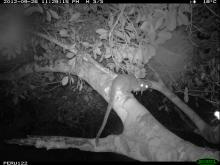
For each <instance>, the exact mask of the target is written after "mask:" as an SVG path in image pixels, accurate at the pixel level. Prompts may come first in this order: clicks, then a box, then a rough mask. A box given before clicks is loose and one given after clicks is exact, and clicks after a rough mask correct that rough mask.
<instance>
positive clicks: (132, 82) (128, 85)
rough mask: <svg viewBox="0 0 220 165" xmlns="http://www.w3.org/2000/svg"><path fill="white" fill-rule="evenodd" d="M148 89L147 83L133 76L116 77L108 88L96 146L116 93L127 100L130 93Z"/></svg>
mask: <svg viewBox="0 0 220 165" xmlns="http://www.w3.org/2000/svg"><path fill="white" fill-rule="evenodd" d="M148 87H149V84H148V83H147V82H145V81H141V80H139V79H136V77H135V76H134V75H129V74H121V75H118V76H117V77H116V78H115V79H114V80H113V82H112V84H111V88H110V94H109V103H108V107H107V110H106V113H105V116H104V119H103V122H102V125H101V127H100V129H99V131H98V133H97V135H96V139H95V143H96V145H98V143H99V137H100V136H101V134H102V131H103V129H104V128H105V125H106V123H107V120H108V117H109V114H110V112H111V109H112V103H113V101H114V98H115V94H116V92H117V91H121V92H122V93H123V94H124V95H125V96H126V97H127V98H129V97H130V96H131V91H134V92H136V91H144V90H146V89H147V88H148Z"/></svg>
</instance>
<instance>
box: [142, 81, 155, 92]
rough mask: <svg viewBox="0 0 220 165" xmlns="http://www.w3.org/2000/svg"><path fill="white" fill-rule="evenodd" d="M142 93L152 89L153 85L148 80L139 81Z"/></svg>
mask: <svg viewBox="0 0 220 165" xmlns="http://www.w3.org/2000/svg"><path fill="white" fill-rule="evenodd" d="M139 86H140V91H141V92H143V91H145V90H147V89H149V88H151V86H152V84H151V82H150V81H147V80H139Z"/></svg>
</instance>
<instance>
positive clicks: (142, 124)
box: [7, 55, 220, 161]
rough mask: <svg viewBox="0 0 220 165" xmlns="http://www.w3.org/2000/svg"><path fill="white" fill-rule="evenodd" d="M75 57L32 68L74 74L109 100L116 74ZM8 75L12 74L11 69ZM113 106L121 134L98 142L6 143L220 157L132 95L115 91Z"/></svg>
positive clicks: (146, 157) (140, 155)
mask: <svg viewBox="0 0 220 165" xmlns="http://www.w3.org/2000/svg"><path fill="white" fill-rule="evenodd" d="M76 61H77V60H76ZM76 61H75V63H74V67H71V65H69V64H68V61H66V62H64V61H63V62H62V63H61V64H59V65H58V64H56V65H54V66H53V67H52V66H50V67H47V68H44V69H43V68H35V69H34V71H46V70H47V71H58V72H69V73H72V74H76V75H77V76H79V77H80V78H82V79H84V80H85V81H87V82H88V83H89V84H90V85H91V86H92V87H93V88H94V89H95V90H96V91H97V92H98V93H99V94H100V95H101V96H102V97H103V98H104V99H105V100H106V101H109V97H108V93H109V88H110V85H111V82H112V80H113V79H114V77H115V76H116V75H115V74H113V73H112V72H110V71H109V70H107V69H105V68H104V67H102V66H101V65H100V64H98V63H97V62H96V61H94V60H93V59H92V58H90V56H86V55H85V56H84V57H83V58H82V60H81V61H80V62H76ZM55 68H56V69H55ZM10 77H13V75H12V73H11V74H10ZM113 108H114V110H115V111H116V113H117V114H118V116H119V117H120V118H121V120H122V122H123V124H124V131H123V133H122V134H121V135H117V136H116V135H110V136H108V137H106V138H101V139H100V141H99V146H96V145H95V139H85V138H73V137H54V136H50V137H47V136H28V137H27V138H25V139H11V140H8V141H7V143H13V144H20V145H34V146H36V147H38V148H41V147H42V148H47V149H52V148H62V149H63V148H79V149H80V150H85V151H94V152H104V151H105V152H116V153H119V154H123V155H126V156H128V157H131V158H133V159H136V160H141V161H195V160H197V159H200V158H205V157H206V158H207V157H209V158H210V157H211V158H215V159H217V160H220V158H219V152H217V151H209V150H206V149H204V148H201V147H198V146H195V145H193V144H191V143H189V142H187V141H184V140H182V139H181V138H179V137H178V136H176V135H175V134H173V133H172V132H170V131H169V130H167V129H166V128H165V127H163V126H162V125H161V124H160V123H159V122H158V121H157V120H156V119H155V118H154V117H153V116H152V115H151V114H150V113H149V112H148V111H147V109H146V108H145V107H144V106H142V105H141V104H140V103H139V102H138V101H137V100H136V99H135V98H134V97H129V98H128V99H127V98H126V96H123V93H120V92H117V94H116V99H115V101H114V102H113Z"/></svg>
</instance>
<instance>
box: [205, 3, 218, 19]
mask: <svg viewBox="0 0 220 165" xmlns="http://www.w3.org/2000/svg"><path fill="white" fill-rule="evenodd" d="M204 5H205V7H207V9H209V11H210V12H211V13H212V14H214V15H215V16H216V17H218V18H220V16H219V15H218V14H216V13H215V12H214V11H213V10H212V9H210V8H209V7H208V6H207V5H206V4H205V3H204Z"/></svg>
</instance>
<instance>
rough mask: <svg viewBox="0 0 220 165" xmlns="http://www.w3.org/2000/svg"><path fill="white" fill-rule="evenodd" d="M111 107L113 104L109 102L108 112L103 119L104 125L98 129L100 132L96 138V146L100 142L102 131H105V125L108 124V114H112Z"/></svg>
mask: <svg viewBox="0 0 220 165" xmlns="http://www.w3.org/2000/svg"><path fill="white" fill-rule="evenodd" d="M111 109H112V105H111V104H110V103H109V104H108V107H107V111H106V113H105V117H104V119H103V121H102V125H101V127H100V128H99V131H98V133H97V135H96V138H95V143H96V146H97V145H98V143H99V137H100V136H101V134H102V131H103V129H104V128H105V125H106V123H107V120H108V116H109V114H110V112H111Z"/></svg>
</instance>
